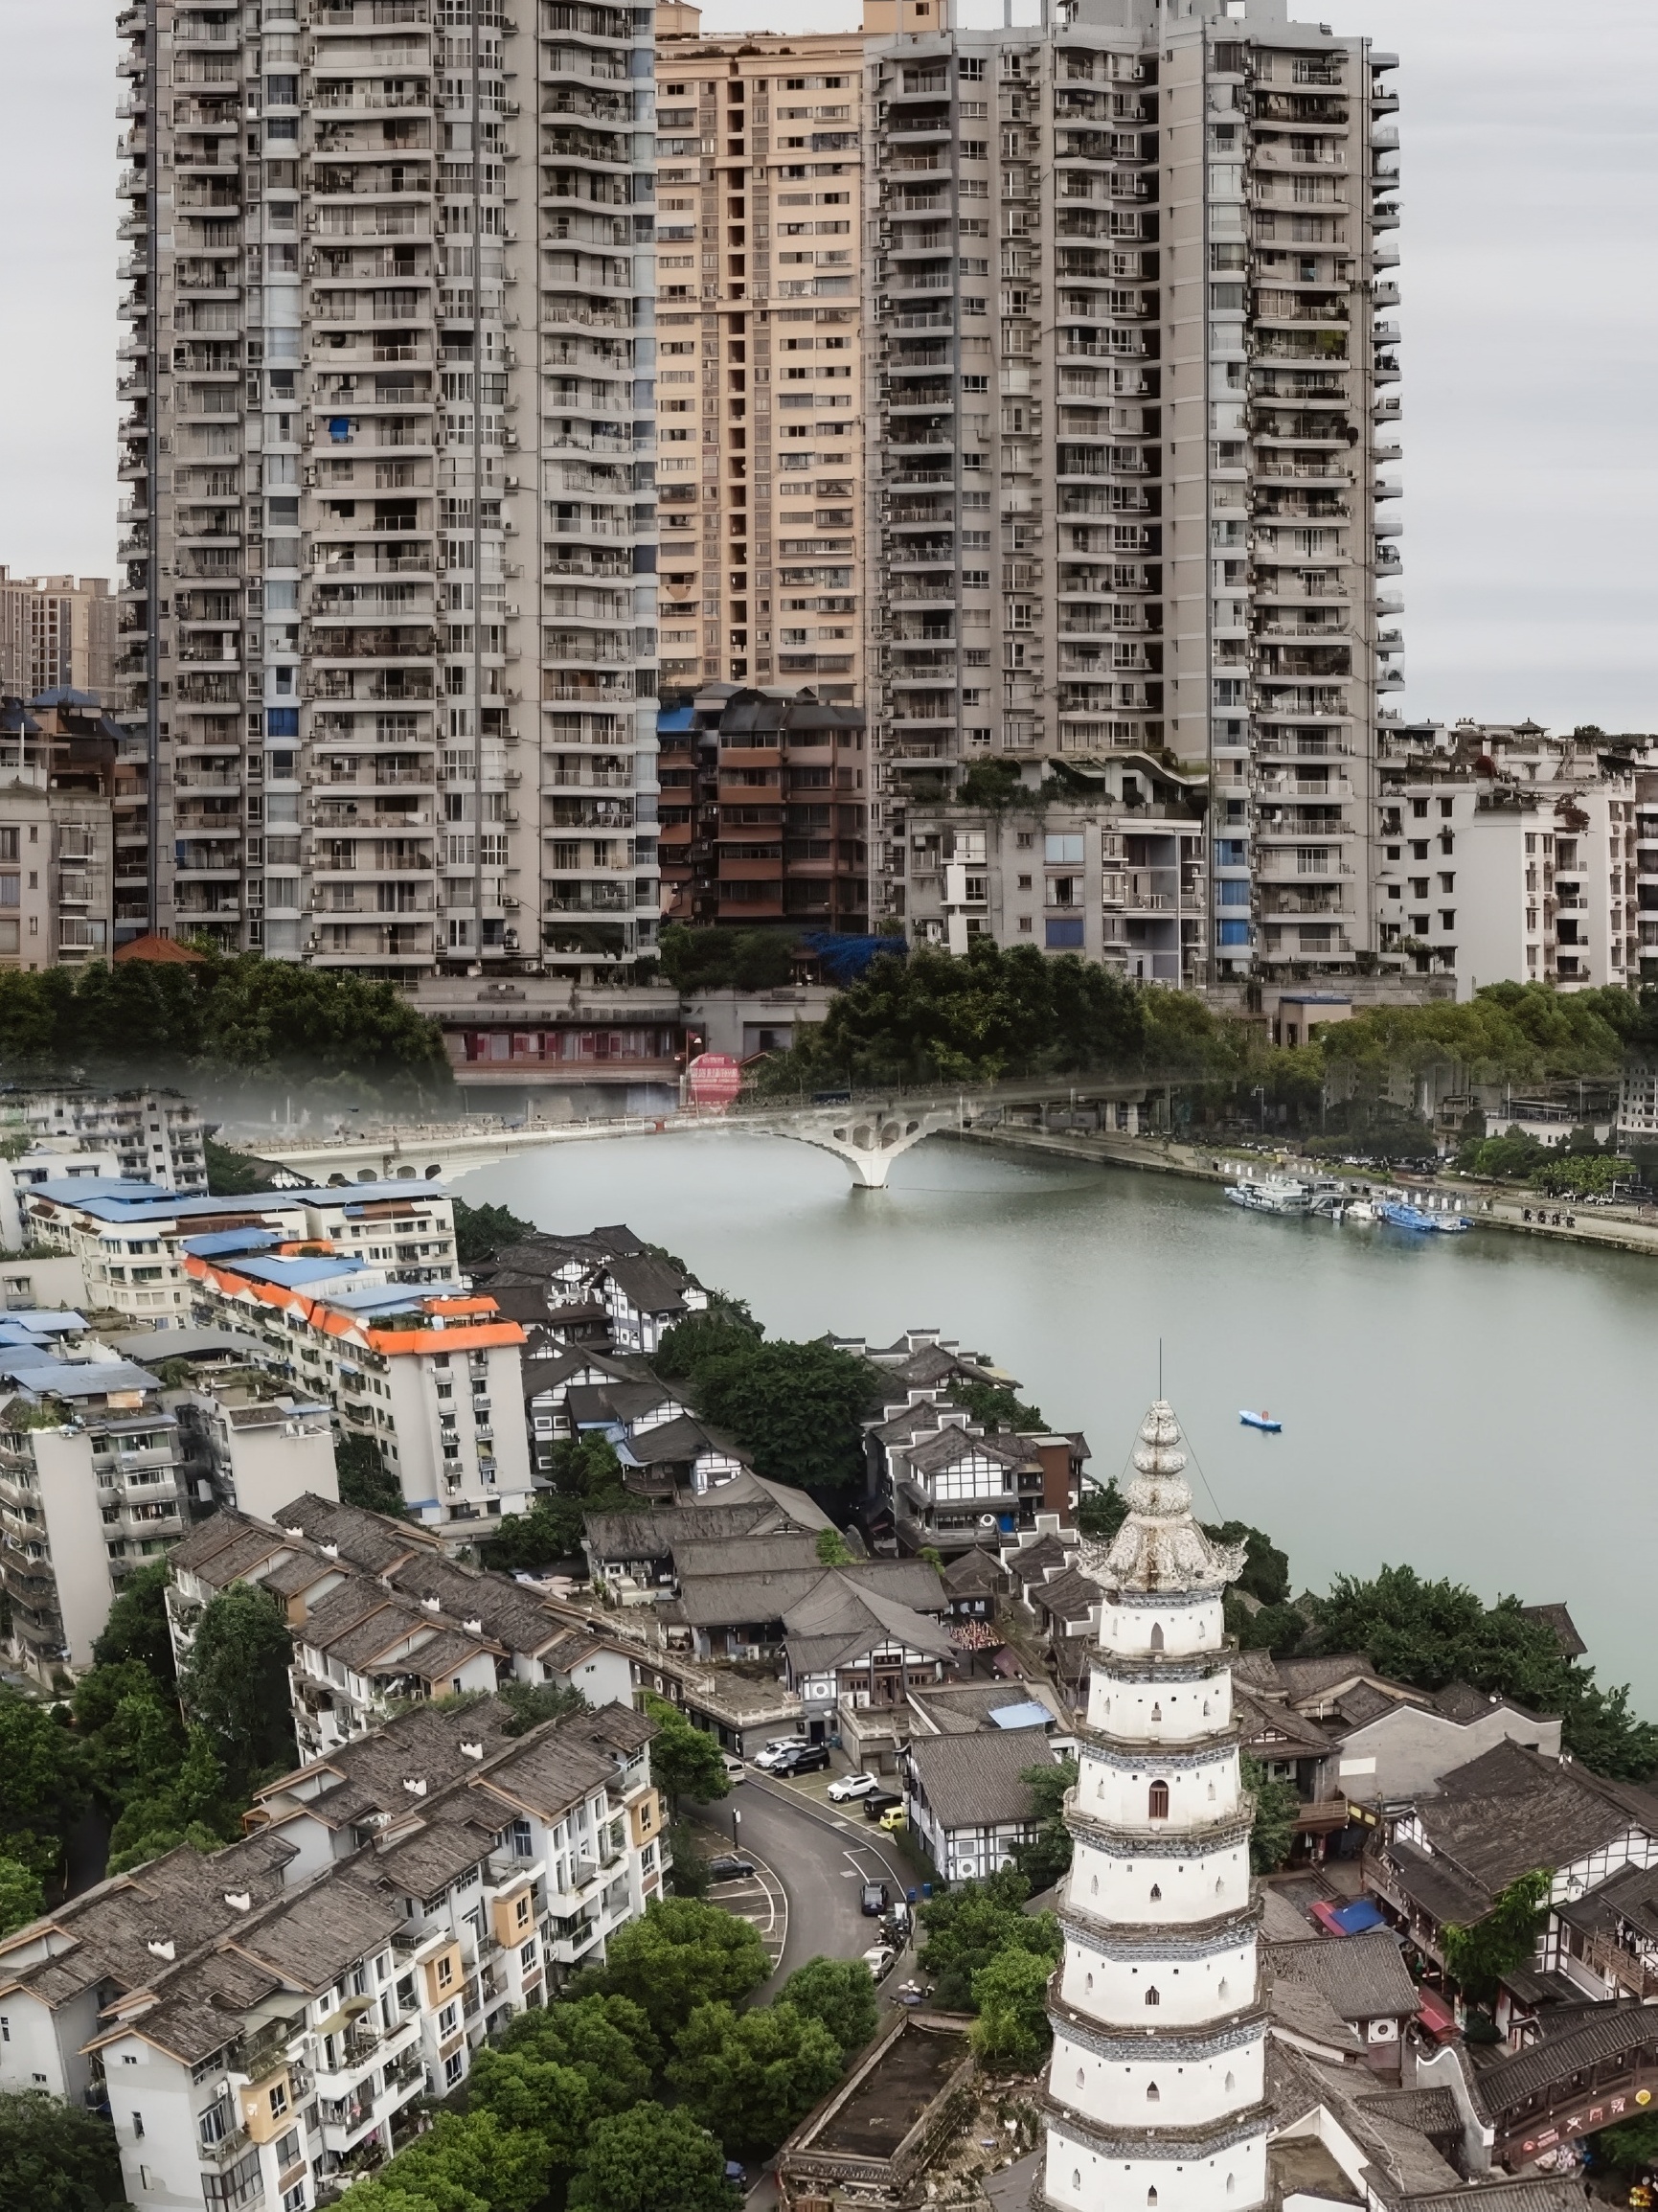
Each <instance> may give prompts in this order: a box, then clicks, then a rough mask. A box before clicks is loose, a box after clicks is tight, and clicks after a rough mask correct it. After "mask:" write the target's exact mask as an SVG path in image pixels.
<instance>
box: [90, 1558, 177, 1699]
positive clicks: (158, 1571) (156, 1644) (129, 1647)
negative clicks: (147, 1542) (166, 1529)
mask: <svg viewBox="0 0 1658 2212" xmlns="http://www.w3.org/2000/svg"><path fill="white" fill-rule="evenodd" d="M168 1576H169V1568H168V1564H167V1562H166V1561H165V1560H152V1561H151V1562H149V1564H148V1565H147V1566H142V1567H139V1568H138V1569H137V1571H136V1572H135V1573H133V1574H130V1575H128V1576H127V1578H126V1580H125V1583H123V1584H122V1585H121V1588H120V1590H119V1592H118V1593H117V1595H116V1598H115V1602H114V1603H113V1604H112V1605H111V1607H110V1608H109V1618H108V1619H107V1620H106V1621H105V1622H104V1624H103V1629H102V1633H101V1634H100V1635H99V1637H98V1640H97V1642H96V1643H95V1644H94V1645H93V1647H92V1657H93V1661H94V1663H95V1664H96V1665H98V1666H100V1667H106V1666H113V1665H115V1664H117V1663H119V1662H120V1661H121V1660H124V1659H136V1660H137V1661H138V1663H139V1665H140V1666H143V1667H148V1670H149V1672H150V1674H151V1675H153V1676H154V1677H155V1679H156V1681H157V1682H159V1683H162V1684H163V1685H165V1686H168V1687H170V1686H171V1684H172V1682H173V1679H174V1676H175V1669H174V1666H173V1659H172V1638H171V1636H170V1634H169V1633H168V1627H167V1585H168Z"/></svg>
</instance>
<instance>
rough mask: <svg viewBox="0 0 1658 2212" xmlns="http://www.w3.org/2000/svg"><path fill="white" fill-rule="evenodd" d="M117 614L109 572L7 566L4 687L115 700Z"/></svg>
mask: <svg viewBox="0 0 1658 2212" xmlns="http://www.w3.org/2000/svg"><path fill="white" fill-rule="evenodd" d="M115 621H116V600H115V593H114V587H113V586H112V585H111V583H110V582H109V580H108V578H107V577H102V576H83V577H81V578H80V579H79V581H77V579H76V578H74V577H73V576H12V575H11V574H10V573H9V572H8V571H7V570H6V569H4V568H0V693H4V695H5V696H7V697H8V698H21V699H34V698H38V697H39V696H40V694H41V693H42V692H52V691H66V690H67V691H77V692H84V693H86V694H88V695H89V696H92V697H94V698H96V699H97V700H98V702H99V704H100V705H101V706H109V705H111V704H112V703H113V699H114V687H115Z"/></svg>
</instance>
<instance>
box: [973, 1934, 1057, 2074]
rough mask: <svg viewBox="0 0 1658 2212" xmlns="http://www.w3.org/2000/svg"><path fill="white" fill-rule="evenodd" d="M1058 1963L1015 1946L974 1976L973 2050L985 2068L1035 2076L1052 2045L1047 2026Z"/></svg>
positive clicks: (999, 1952) (999, 1954) (995, 1957)
mask: <svg viewBox="0 0 1658 2212" xmlns="http://www.w3.org/2000/svg"><path fill="white" fill-rule="evenodd" d="M1053 1972H1054V1961H1053V1960H1052V1959H1050V1958H1045V1957H1043V1955H1042V1954H1041V1953H1040V1952H1039V1951H1033V1950H1021V1949H1019V1948H1018V1947H1016V1946H1010V1947H1008V1948H1007V1949H1005V1950H999V1951H997V1953H996V1955H995V1956H994V1958H992V1959H991V1960H990V1961H989V1962H988V1965H985V1966H982V1967H980V1969H979V1970H978V1972H977V1973H975V1974H974V1976H973V2003H974V2005H975V2007H976V2008H977V2010H978V2015H979V2017H978V2018H977V2019H976V2020H975V2021H974V2022H973V2048H974V2050H975V2051H976V2052H977V2053H978V2055H979V2059H980V2061H981V2063H982V2064H985V2065H987V2066H988V2067H990V2068H991V2069H992V2071H996V2072H1002V2073H1015V2074H1030V2073H1034V2072H1035V2070H1036V2068H1037V2067H1038V2066H1039V2065H1040V2064H1042V2061H1043V2059H1044V2057H1045V2056H1046V2055H1047V2050H1048V2045H1049V2044H1050V2043H1051V2042H1052V2041H1053V2040H1054V2039H1053V2036H1052V2033H1051V2032H1050V2030H1049V2026H1048V1982H1049V1977H1050V1976H1051V1975H1052V1973H1053Z"/></svg>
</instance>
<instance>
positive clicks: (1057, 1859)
mask: <svg viewBox="0 0 1658 2212" xmlns="http://www.w3.org/2000/svg"><path fill="white" fill-rule="evenodd" d="M1019 1778H1020V1780H1021V1781H1022V1782H1024V1783H1026V1784H1027V1785H1028V1786H1029V1788H1030V1791H1031V1813H1032V1817H1033V1819H1034V1820H1035V1822H1036V1834H1035V1836H1034V1837H1033V1840H1032V1841H1031V1842H1029V1843H1022V1844H1020V1846H1019V1848H1018V1850H1017V1851H1016V1852H1015V1853H1014V1855H1013V1856H1014V1859H1016V1861H1017V1863H1018V1868H1019V1872H1020V1873H1021V1874H1022V1875H1023V1876H1024V1877H1025V1879H1026V1881H1028V1882H1029V1883H1030V1884H1031V1888H1032V1890H1033V1892H1034V1893H1040V1892H1041V1891H1042V1890H1044V1889H1051V1888H1052V1887H1053V1885H1054V1883H1055V1882H1056V1881H1058V1879H1059V1877H1060V1875H1062V1874H1063V1873H1064V1871H1065V1869H1066V1868H1067V1867H1068V1866H1069V1865H1070V1863H1071V1831H1070V1830H1069V1829H1068V1828H1067V1827H1066V1825H1065V1793H1066V1791H1067V1790H1071V1789H1073V1788H1074V1787H1075V1785H1076V1781H1077V1761H1076V1759H1075V1758H1074V1757H1073V1756H1071V1755H1070V1754H1069V1753H1067V1755H1066V1756H1065V1757H1064V1758H1063V1759H1048V1760H1044V1762H1043V1763H1042V1765H1041V1766H1039V1767H1024V1768H1022V1769H1021V1772H1020V1777H1019Z"/></svg>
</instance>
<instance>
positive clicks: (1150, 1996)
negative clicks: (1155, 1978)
mask: <svg viewBox="0 0 1658 2212" xmlns="http://www.w3.org/2000/svg"><path fill="white" fill-rule="evenodd" d="M1146 2002H1147V2004H1148V2005H1160V2004H1161V2003H1162V2002H1163V1999H1162V1998H1161V1997H1160V1996H1159V1995H1158V1994H1157V1989H1156V1985H1155V1983H1154V1984H1153V1985H1152V1987H1151V1988H1150V1989H1148V1990H1147V1993H1146Z"/></svg>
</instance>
